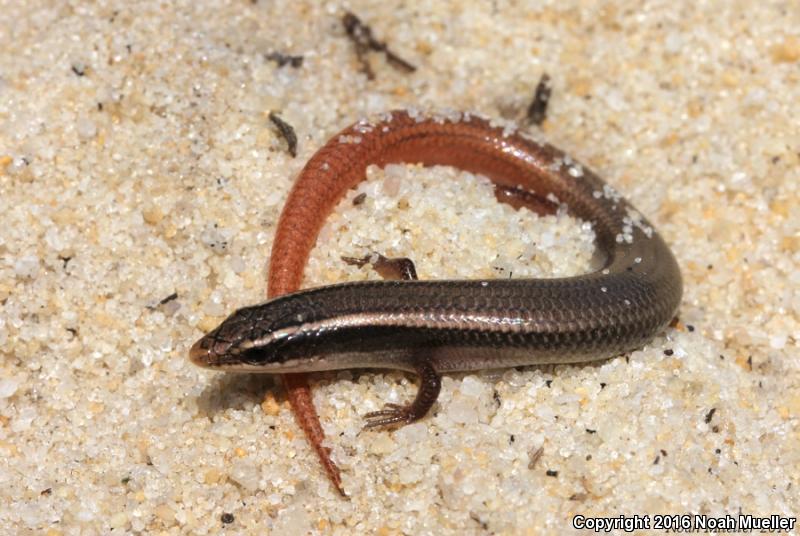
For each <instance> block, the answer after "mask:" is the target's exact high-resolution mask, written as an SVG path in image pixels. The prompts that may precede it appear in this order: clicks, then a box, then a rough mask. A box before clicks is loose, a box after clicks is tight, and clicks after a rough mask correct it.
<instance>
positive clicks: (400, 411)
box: [364, 404, 414, 430]
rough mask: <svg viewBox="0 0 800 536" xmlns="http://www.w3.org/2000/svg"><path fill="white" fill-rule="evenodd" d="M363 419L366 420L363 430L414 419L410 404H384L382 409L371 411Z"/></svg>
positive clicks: (403, 422) (404, 422)
mask: <svg viewBox="0 0 800 536" xmlns="http://www.w3.org/2000/svg"><path fill="white" fill-rule="evenodd" d="M364 419H365V420H366V421H367V423H366V424H365V425H364V430H369V429H370V428H378V427H381V426H389V425H392V424H400V423H402V424H406V423H409V422H412V421H414V418H413V417H412V413H411V406H401V405H400V404H384V406H383V409H382V410H380V411H371V412H369V413H367V414H366V415H364Z"/></svg>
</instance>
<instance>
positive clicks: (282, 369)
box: [190, 111, 682, 491]
mask: <svg viewBox="0 0 800 536" xmlns="http://www.w3.org/2000/svg"><path fill="white" fill-rule="evenodd" d="M403 162H406V163H422V164H424V165H426V166H432V165H446V166H454V167H457V168H460V169H463V170H466V171H470V172H473V173H478V174H482V175H485V176H487V177H489V178H490V179H491V180H492V181H493V182H494V183H495V184H496V185H499V186H500V187H502V188H506V189H508V190H512V191H514V190H515V191H521V192H527V193H528V194H530V195H532V196H535V197H536V198H538V199H549V200H550V201H555V202H558V203H564V204H566V205H567V206H568V207H569V211H570V213H572V214H574V215H575V216H577V217H579V218H582V219H584V220H586V221H589V222H591V223H592V224H593V228H594V231H595V235H596V237H597V246H598V251H599V252H601V253H602V254H603V255H604V256H605V259H604V262H602V263H601V264H600V266H599V268H598V269H597V270H596V271H594V272H591V273H588V274H585V275H580V276H576V277H567V278H554V279H502V280H499V279H497V280H463V281H460V280H459V281H368V282H357V283H344V284H337V285H331V286H325V287H319V288H313V289H308V290H302V291H297V289H298V288H299V286H300V282H301V279H302V274H303V268H304V266H305V263H306V261H307V259H308V256H309V253H310V251H311V249H312V248H313V247H314V244H315V242H316V240H317V235H318V233H319V231H320V229H321V228H322V226H323V224H324V222H325V219H326V217H327V215H328V214H329V213H330V212H331V211H332V210H333V208H334V207H335V206H336V204H337V202H338V201H339V200H340V199H341V198H342V197H343V196H344V195H345V193H346V192H347V191H348V190H350V189H351V188H353V187H354V186H355V185H356V184H357V183H358V182H360V181H362V180H364V178H365V173H366V168H367V166H369V165H372V164H376V165H378V166H384V165H386V164H389V163H403ZM268 287H269V291H268V293H269V295H270V296H277V297H274V298H273V299H271V300H269V301H267V302H265V303H261V304H259V305H254V306H252V307H245V308H243V309H239V310H238V311H236V312H234V313H233V314H232V315H231V316H230V317H228V318H227V319H226V320H225V321H224V322H222V324H220V326H219V327H217V328H216V329H214V330H213V331H211V332H210V333H208V334H207V335H205V336H204V337H203V338H201V339H200V340H199V341H197V342H196V343H195V344H194V345H193V346H192V348H191V350H190V359H191V360H192V362H194V363H195V364H197V365H200V366H203V367H207V368H211V369H215V370H221V371H247V372H262V373H276V374H285V373H291V374H290V375H289V376H287V378H288V379H289V381H288V384H289V387H290V400H292V402H293V405H294V406H295V409H296V413H297V414H298V416H299V420H300V422H301V424H302V425H303V427H304V429H305V430H306V432H307V433H308V434H309V436H310V437H311V439H312V442H315V446H316V448H317V452H318V453H319V455H320V457H321V459H322V460H323V463H324V464H325V466H326V469H327V470H328V474H329V475H330V476H331V478H332V480H333V481H334V483H335V484H336V485H337V488H338V489H339V490H340V491H341V482H340V481H339V476H338V471H337V470H336V467H335V465H333V463H332V462H331V461H330V458H329V457H328V451H327V449H325V448H324V447H322V446H321V440H322V431H321V429H320V428H319V423H318V419H317V417H316V413H315V412H314V410H313V405H312V404H311V403H310V396H309V394H308V393H309V391H308V386H307V383H306V380H305V378H304V376H294V374H295V373H307V372H313V371H322V370H333V369H343V368H353V367H358V368H361V367H367V368H393V369H403V370H409V371H413V372H416V373H417V374H418V375H419V376H420V379H421V384H420V388H419V391H418V393H417V395H416V398H415V399H414V401H413V402H412V403H411V404H409V405H407V406H397V405H394V406H387V407H386V409H384V410H382V411H379V412H374V413H371V414H369V415H367V426H368V427H371V426H380V425H392V424H403V423H408V422H412V421H415V420H417V419H420V418H421V417H423V416H424V415H425V414H426V413H427V411H428V410H429V409H430V407H431V406H432V405H433V403H434V402H435V401H436V398H437V396H438V394H439V388H440V375H441V374H442V373H444V372H450V371H466V370H476V369H483V368H497V367H512V366H520V365H534V364H544V363H577V362H585V361H592V360H597V359H604V358H608V357H612V356H615V355H618V354H621V353H623V352H626V351H629V350H633V349H635V348H638V347H640V346H642V345H643V344H645V343H647V342H648V341H650V340H651V339H652V338H653V337H654V336H655V335H656V333H658V331H659V330H661V329H663V328H664V327H665V326H666V325H667V324H668V323H669V321H670V320H671V319H672V318H673V316H674V315H675V313H676V311H677V308H678V305H679V303H680V300H681V293H682V284H681V275H680V270H679V268H678V265H677V263H676V261H675V258H674V256H673V255H672V253H671V251H670V249H669V248H668V247H667V245H666V244H665V242H664V241H663V240H662V239H661V237H660V236H659V235H658V233H656V232H655V230H654V229H653V227H652V226H651V224H650V223H649V222H648V221H647V220H646V219H645V218H644V217H643V216H642V215H641V214H640V213H639V212H638V211H637V210H636V209H635V208H633V206H631V205H630V204H629V203H628V202H627V201H626V200H625V199H624V198H623V197H622V196H621V195H620V194H619V193H618V192H616V191H615V190H614V189H613V188H612V187H610V186H609V185H607V184H606V183H604V182H603V181H602V180H601V179H600V178H599V177H597V176H596V175H595V174H594V173H592V172H591V171H590V170H589V169H587V168H586V167H584V166H582V165H581V164H579V163H577V162H575V161H574V160H572V159H571V158H570V157H569V156H567V155H565V154H564V153H563V152H561V151H560V150H558V149H556V148H554V147H552V146H550V145H548V144H543V143H539V142H536V141H533V140H531V139H529V138H527V137H526V136H524V135H523V134H521V133H519V132H517V131H515V130H514V129H510V128H508V127H503V126H495V125H493V124H492V123H491V122H490V121H489V120H486V119H483V118H481V117H477V116H475V115H471V114H467V113H451V114H444V115H441V116H435V115H434V116H431V115H425V114H421V113H418V112H409V111H394V112H388V113H385V114H382V115H380V116H379V117H376V118H373V119H371V120H363V121H359V122H358V123H356V124H354V125H352V126H350V127H348V128H347V129H345V130H343V131H342V132H340V133H339V134H338V135H336V136H334V137H333V138H332V139H331V140H330V141H329V142H328V143H327V144H326V145H325V146H323V147H322V148H321V149H320V150H319V151H318V152H317V153H316V154H315V155H314V156H313V157H312V158H311V159H310V160H309V161H308V163H307V164H306V166H305V168H304V169H303V171H302V172H301V173H300V176H299V177H298V179H297V181H296V183H295V185H294V188H293V189H292V191H291V193H290V195H289V198H288V199H287V202H286V205H285V207H284V210H283V213H282V214H281V218H280V221H279V224H278V229H277V232H276V236H275V242H274V244H273V249H272V256H271V261H270V275H269V285H268ZM315 436H316V437H315Z"/></svg>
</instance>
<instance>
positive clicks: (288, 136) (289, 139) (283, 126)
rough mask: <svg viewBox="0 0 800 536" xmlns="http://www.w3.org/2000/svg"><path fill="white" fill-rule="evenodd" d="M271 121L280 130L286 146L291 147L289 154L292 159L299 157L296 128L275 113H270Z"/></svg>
mask: <svg viewBox="0 0 800 536" xmlns="http://www.w3.org/2000/svg"><path fill="white" fill-rule="evenodd" d="M269 120H270V121H272V124H273V125H275V127H276V128H277V129H278V132H280V134H281V136H283V139H285V140H286V145H288V146H289V154H290V155H292V158H294V157H295V156H297V134H295V133H294V128H292V125H290V124H289V123H287V122H286V121H284V120H283V119H281V118H280V117H278V114H276V113H275V112H270V113H269Z"/></svg>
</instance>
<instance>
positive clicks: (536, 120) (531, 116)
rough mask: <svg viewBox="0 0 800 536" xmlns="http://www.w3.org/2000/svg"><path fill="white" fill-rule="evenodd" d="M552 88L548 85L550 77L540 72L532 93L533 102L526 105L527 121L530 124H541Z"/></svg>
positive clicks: (544, 117) (545, 116) (545, 117)
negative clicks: (534, 91)
mask: <svg viewBox="0 0 800 536" xmlns="http://www.w3.org/2000/svg"><path fill="white" fill-rule="evenodd" d="M552 91H553V89H552V88H551V87H550V77H549V76H548V75H547V73H544V74H542V77H541V78H540V79H539V83H538V84H536V93H534V95H533V102H531V105H530V106H528V122H529V123H530V124H532V125H541V124H542V123H543V122H544V120H545V119H547V103H548V102H550V94H551V93H552Z"/></svg>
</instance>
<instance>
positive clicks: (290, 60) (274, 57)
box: [264, 52, 303, 68]
mask: <svg viewBox="0 0 800 536" xmlns="http://www.w3.org/2000/svg"><path fill="white" fill-rule="evenodd" d="M264 58H265V59H267V60H269V61H274V62H275V63H277V64H278V67H283V66H284V65H290V66H292V67H294V68H297V67H300V66H301V65H303V56H292V55H291V54H283V53H281V52H270V53H269V54H264Z"/></svg>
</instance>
